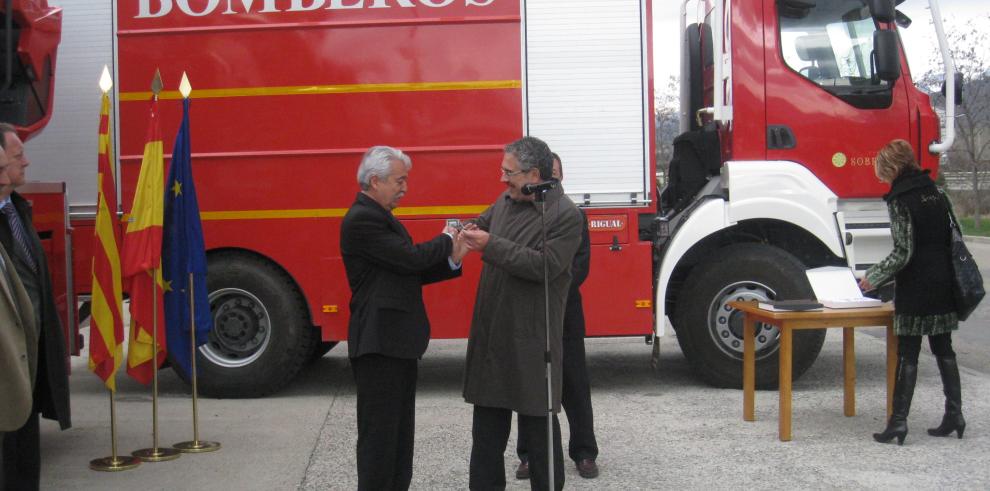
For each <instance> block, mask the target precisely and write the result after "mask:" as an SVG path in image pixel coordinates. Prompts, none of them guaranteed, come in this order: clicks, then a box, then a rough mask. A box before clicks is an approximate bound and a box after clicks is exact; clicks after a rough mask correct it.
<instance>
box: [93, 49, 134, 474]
mask: <svg viewBox="0 0 990 491" xmlns="http://www.w3.org/2000/svg"><path fill="white" fill-rule="evenodd" d="M112 87H113V80H112V79H111V78H110V70H109V69H108V68H107V67H106V65H104V66H103V75H102V76H101V77H100V89H102V90H103V97H104V103H106V100H107V99H106V97H107V92H109V91H110V89H111V88H112ZM108 117H109V116H108ZM107 126H108V128H107V129H108V131H109V120H108V122H107ZM101 132H102V111H101ZM107 138H109V133H108V134H107ZM107 155H108V156H109V148H107ZM111 177H112V174H111ZM105 184H106V182H103V183H102V184H101V185H105ZM116 185H117V183H116V182H114V181H113V180H111V181H110V186H116ZM104 189H105V188H104ZM102 193H103V191H102V190H101V191H100V194H101V198H100V199H101V200H103V203H104V205H105V206H107V207H109V206H110V204H109V203H107V201H106V200H105V199H104V196H103V195H102ZM114 201H116V200H114ZM114 206H116V203H114ZM97 222H99V219H97ZM94 270H95V266H94ZM94 277H95V271H94ZM94 282H95V280H94ZM111 300H112V302H113V303H116V304H117V307H118V308H119V307H120V298H119V295H117V296H116V297H115V296H114V295H111ZM93 328H94V329H96V326H93ZM114 329H116V327H114ZM91 341H92V340H91ZM103 341H104V342H106V339H104V340H103ZM116 341H117V340H116V336H114V340H113V344H114V345H116ZM115 347H116V346H113V347H108V348H109V349H110V351H111V352H114V353H116V351H115ZM90 349H92V348H90ZM116 356H117V357H119V356H120V355H119V354H117V355H116ZM118 361H119V358H117V359H116V360H115V361H114V365H113V366H114V369H113V370H112V371H111V372H110V375H109V381H110V385H108V386H107V392H108V393H109V395H110V452H111V453H110V456H109V457H103V458H99V459H93V460H91V461H89V468H90V469H92V470H94V471H103V472H117V471H126V470H128V469H133V468H135V467H137V466H139V465H141V460H139V459H137V458H135V457H131V456H130V455H125V456H119V455H117V404H116V401H115V399H114V391H115V390H116V386H117V385H116V383H115V379H116V377H117V368H116V367H117V362H118Z"/></svg>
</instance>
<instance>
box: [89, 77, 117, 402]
mask: <svg viewBox="0 0 990 491" xmlns="http://www.w3.org/2000/svg"><path fill="white" fill-rule="evenodd" d="M110 135H111V131H110V98H109V97H108V96H107V94H106V93H105V92H104V93H103V103H102V106H101V108H100V136H99V159H98V160H99V162H98V165H97V169H98V170H97V177H96V187H97V191H98V195H99V196H98V199H97V205H96V230H95V234H94V245H95V247H94V251H93V294H92V311H91V312H92V314H91V315H92V317H91V320H90V330H89V332H90V340H89V369H90V370H92V371H93V372H95V373H96V375H98V376H99V377H100V378H101V379H103V382H104V383H105V384H106V386H107V388H108V389H110V390H116V389H117V387H116V383H115V380H116V374H117V368H119V367H120V362H121V361H122V360H123V359H124V355H123V343H124V318H123V315H122V312H121V303H122V302H123V293H122V288H121V276H120V220H119V219H118V218H117V179H116V176H115V174H114V160H113V143H112V141H111V137H110Z"/></svg>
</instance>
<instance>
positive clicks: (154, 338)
mask: <svg viewBox="0 0 990 491" xmlns="http://www.w3.org/2000/svg"><path fill="white" fill-rule="evenodd" d="M161 90H162V77H161V73H159V71H158V70H157V69H156V70H155V78H154V79H153V80H152V81H151V92H152V94H154V95H153V96H152V101H153V102H158V94H159V92H161ZM163 191H164V190H163ZM160 275H161V265H160V263H159V266H158V267H156V268H152V269H151V312H152V316H151V319H152V322H151V325H152V329H151V347H152V350H151V427H152V447H151V448H142V449H141V450H135V451H133V452H131V455H133V456H135V457H137V458H139V459H141V460H143V461H145V462H162V461H166V460H173V459H177V458H179V456H180V455H181V454H180V453H179V451H178V450H176V449H174V448H161V447H159V446H158V277H159V276H160Z"/></svg>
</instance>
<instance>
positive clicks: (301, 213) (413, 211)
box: [199, 205, 489, 221]
mask: <svg viewBox="0 0 990 491" xmlns="http://www.w3.org/2000/svg"><path fill="white" fill-rule="evenodd" d="M488 206H489V205H466V206H404V207H400V208H396V209H395V210H393V211H392V213H393V214H394V215H396V216H401V217H417V216H428V215H444V216H451V215H461V216H463V215H469V216H474V215H478V214H480V213H481V212H483V211H485V209H487V208H488ZM345 214H347V208H311V209H297V210H232V211H203V212H200V214H199V216H200V218H201V219H202V220H203V221H208V220H275V219H285V218H341V217H343V216H344V215H345Z"/></svg>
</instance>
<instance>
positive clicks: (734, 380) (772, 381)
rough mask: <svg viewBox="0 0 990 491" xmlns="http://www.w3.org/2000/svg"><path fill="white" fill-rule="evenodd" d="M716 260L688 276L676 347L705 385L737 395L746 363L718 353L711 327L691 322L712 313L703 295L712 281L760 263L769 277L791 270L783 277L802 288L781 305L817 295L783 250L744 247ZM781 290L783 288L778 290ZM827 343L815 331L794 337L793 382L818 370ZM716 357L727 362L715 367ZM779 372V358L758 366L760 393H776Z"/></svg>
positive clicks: (719, 254)
mask: <svg viewBox="0 0 990 491" xmlns="http://www.w3.org/2000/svg"><path fill="white" fill-rule="evenodd" d="M712 256H713V257H716V258H717V259H715V260H714V261H711V262H707V263H703V264H701V265H699V266H697V267H696V268H695V270H694V271H692V272H691V274H690V275H689V276H688V279H687V281H686V282H685V283H684V287H683V289H682V290H681V295H680V297H679V300H678V305H677V310H676V312H675V314H674V317H675V319H674V321H675V327H676V331H677V342H678V344H680V346H681V352H682V353H684V355H685V357H686V358H687V359H688V361H689V362H690V363H691V365H692V367H693V368H694V371H695V373H697V374H698V375H699V376H700V377H701V378H702V379H703V380H704V381H705V382H706V383H708V384H709V385H712V386H714V387H722V388H736V389H738V388H742V363H741V361H739V360H731V359H729V358H728V357H726V356H725V355H724V354H722V353H721V352H720V351H718V350H719V348H718V347H716V346H714V345H713V342H712V341H711V338H710V336H709V334H708V331H707V329H708V328H707V326H704V325H703V324H701V323H699V322H698V321H697V319H696V318H693V316H692V314H696V313H697V309H702V311H704V310H705V309H707V308H708V305H710V302H711V301H712V299H711V298H703V297H704V296H705V295H704V294H703V293H702V292H707V291H708V290H710V289H711V288H710V287H709V285H707V283H706V282H707V281H709V280H708V279H709V278H711V277H717V278H721V277H724V276H725V275H727V274H731V272H733V271H734V270H736V269H737V268H739V264H740V263H741V262H744V261H750V262H755V263H757V264H758V266H756V267H757V268H758V269H762V270H765V271H778V270H786V271H787V272H785V273H782V274H785V275H790V276H792V277H793V278H797V281H796V284H797V285H799V286H798V288H797V289H796V290H791V291H786V290H785V291H779V292H778V295H779V297H778V298H779V299H788V298H792V299H793V298H808V297H811V296H813V295H814V293H813V292H812V290H811V286H810V285H809V284H808V283H807V281H801V280H800V278H803V276H799V275H801V274H803V272H804V269H805V266H804V265H803V264H802V263H801V262H800V261H799V260H798V259H797V258H795V257H794V256H793V255H791V254H790V253H788V252H786V251H784V250H783V249H780V248H777V247H774V246H770V245H766V244H757V243H743V244H734V245H731V246H727V247H725V248H723V249H721V250H719V251H716V252H715V253H714V254H713V255H712ZM727 272H729V273H727ZM779 287H780V286H779V285H778V287H777V288H779ZM719 289H720V288H719ZM692 311H695V312H692ZM824 340H825V331H824V330H818V329H816V330H808V331H798V332H795V333H794V339H793V342H794V355H793V379H794V380H797V379H798V378H799V377H800V376H801V375H802V374H803V373H804V372H805V371H807V370H808V369H809V368H810V367H811V366H812V364H814V362H815V359H816V358H817V357H818V353H819V352H820V351H821V348H822V344H823V343H824ZM706 343H707V345H706ZM713 350H714V351H713ZM715 353H718V354H719V355H721V358H722V359H721V360H718V362H717V363H718V364H719V365H720V366H713V365H714V364H713V363H712V361H711V359H710V358H711V357H712V355H713V354H715ZM778 366H779V365H778V356H777V354H776V353H774V354H772V355H770V356H769V357H767V358H766V359H762V360H757V363H756V387H757V388H758V389H775V388H776V387H777V384H778V378H779V370H778Z"/></svg>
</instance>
